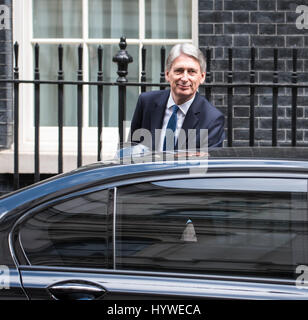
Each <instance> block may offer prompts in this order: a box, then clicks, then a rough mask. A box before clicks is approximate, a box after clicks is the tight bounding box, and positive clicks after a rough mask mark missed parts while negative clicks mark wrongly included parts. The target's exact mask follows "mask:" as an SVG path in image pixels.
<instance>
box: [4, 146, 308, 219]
mask: <svg viewBox="0 0 308 320" xmlns="http://www.w3.org/2000/svg"><path fill="white" fill-rule="evenodd" d="M170 156H171V157H170ZM163 157H164V154H150V155H147V156H144V157H134V158H133V159H122V160H120V159H112V160H108V161H106V162H98V163H94V164H90V165H86V166H83V167H80V168H78V169H75V170H73V171H71V172H68V173H64V174H60V175H57V176H55V177H52V178H49V179H46V180H44V181H41V182H39V183H36V184H34V185H32V186H28V187H26V188H24V189H21V190H17V191H15V192H13V193H11V194H10V195H7V196H4V197H2V198H0V219H1V215H2V213H3V212H7V211H8V210H11V209H12V208H14V206H17V205H21V204H23V203H25V202H29V201H31V200H35V199H38V198H45V199H48V195H49V194H52V193H53V194H61V191H63V190H67V192H74V191H76V190H77V189H80V188H86V187H91V186H94V185H97V184H99V183H101V181H103V180H104V181H106V182H111V181H116V180H121V179H128V178H132V177H136V176H140V177H145V176H151V175H152V176H153V175H161V176H162V175H164V174H169V175H172V174H179V173H181V174H188V173H190V170H191V169H192V168H206V171H211V170H215V169H216V170H219V169H224V170H226V169H228V168H229V169H231V170H234V169H236V170H247V169H251V170H253V169H254V170H267V171H271V170H279V171H291V172H301V173H306V174H308V148H304V147H300V148H294V147H283V148H271V147H262V148H260V147H258V148H250V147H236V148H219V149H215V150H209V152H208V154H207V153H204V154H201V155H200V154H194V153H191V154H189V155H188V157H186V153H182V154H181V152H179V153H177V155H175V154H173V155H172V154H169V155H168V156H167V159H168V161H163ZM170 158H171V160H170ZM127 160H132V161H127ZM1 207H2V208H1Z"/></svg>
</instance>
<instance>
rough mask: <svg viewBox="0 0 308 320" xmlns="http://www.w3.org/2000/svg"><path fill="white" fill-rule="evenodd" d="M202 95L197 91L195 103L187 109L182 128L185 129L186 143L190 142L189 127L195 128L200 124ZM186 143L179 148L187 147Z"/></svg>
mask: <svg viewBox="0 0 308 320" xmlns="http://www.w3.org/2000/svg"><path fill="white" fill-rule="evenodd" d="M200 107H201V103H200V96H199V93H198V92H197V93H196V96H195V99H194V101H193V103H192V104H191V106H190V108H189V109H188V111H187V114H186V116H185V119H184V122H183V125H182V129H183V130H184V131H185V134H186V145H187V143H188V139H189V136H188V130H189V129H195V128H197V126H198V123H199V114H200ZM186 145H183V144H182V145H180V146H178V149H186Z"/></svg>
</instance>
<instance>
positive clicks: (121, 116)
mask: <svg viewBox="0 0 308 320" xmlns="http://www.w3.org/2000/svg"><path fill="white" fill-rule="evenodd" d="M119 47H120V50H119V51H118V52H117V53H116V55H115V56H114V57H113V59H112V61H113V62H115V63H117V64H118V71H117V73H118V78H117V82H118V84H119V105H118V126H119V136H120V141H119V143H120V147H121V146H122V145H123V142H124V137H125V132H124V128H123V127H124V121H125V116H126V85H125V83H126V82H127V78H126V76H127V74H128V72H127V69H128V64H129V63H131V62H133V58H132V56H131V55H129V54H128V52H127V51H126V50H125V49H126V47H127V43H126V38H125V37H121V39H120V43H119Z"/></svg>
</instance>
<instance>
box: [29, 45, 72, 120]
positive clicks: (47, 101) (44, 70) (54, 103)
mask: <svg viewBox="0 0 308 320" xmlns="http://www.w3.org/2000/svg"><path fill="white" fill-rule="evenodd" d="M33 55H34V54H33ZM39 57H40V59H39V62H40V78H41V80H57V76H58V69H59V62H58V45H53V44H41V45H40V55H39ZM63 69H64V79H65V80H74V81H75V80H77V70H78V46H77V45H64V46H63ZM40 91H41V94H40V99H41V101H40V110H41V113H40V121H41V125H42V126H57V125H58V86H57V85H56V84H55V85H53V84H52V85H46V84H44V85H41V86H40ZM63 108H64V110H63V118H64V125H65V126H76V125H77V111H76V110H77V86H73V85H64V106H63Z"/></svg>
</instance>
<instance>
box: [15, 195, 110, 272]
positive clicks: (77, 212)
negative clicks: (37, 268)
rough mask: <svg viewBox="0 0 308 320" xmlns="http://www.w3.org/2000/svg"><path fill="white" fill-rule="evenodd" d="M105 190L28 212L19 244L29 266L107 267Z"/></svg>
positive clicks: (21, 229)
mask: <svg viewBox="0 0 308 320" xmlns="http://www.w3.org/2000/svg"><path fill="white" fill-rule="evenodd" d="M109 197H111V192H110V193H109V191H108V190H104V191H99V192H95V193H91V194H86V195H82V196H79V197H76V198H73V199H70V200H65V201H61V202H58V203H56V204H54V205H52V206H49V207H46V208H45V209H44V210H41V211H39V212H37V213H35V214H33V215H31V216H30V217H29V218H28V219H26V220H25V222H24V223H23V224H22V226H21V228H20V244H21V246H22V248H23V250H24V252H25V255H26V257H27V259H28V261H29V263H30V264H32V265H46V266H69V267H86V268H96V267H99V268H107V267H108V264H109V262H108V257H109V255H108V252H109V237H108V216H109V213H110V211H111V209H110V208H108V203H112V201H108V200H109Z"/></svg>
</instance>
